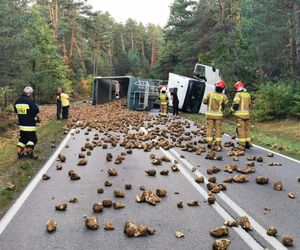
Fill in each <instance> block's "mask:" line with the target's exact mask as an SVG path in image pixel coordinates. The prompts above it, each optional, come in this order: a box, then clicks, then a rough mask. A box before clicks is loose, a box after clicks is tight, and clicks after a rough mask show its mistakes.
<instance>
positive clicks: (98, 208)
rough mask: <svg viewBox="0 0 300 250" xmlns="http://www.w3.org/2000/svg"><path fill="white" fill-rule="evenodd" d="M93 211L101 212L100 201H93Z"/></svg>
mask: <svg viewBox="0 0 300 250" xmlns="http://www.w3.org/2000/svg"><path fill="white" fill-rule="evenodd" d="M93 211H94V213H102V212H103V205H102V204H101V203H95V204H94V205H93Z"/></svg>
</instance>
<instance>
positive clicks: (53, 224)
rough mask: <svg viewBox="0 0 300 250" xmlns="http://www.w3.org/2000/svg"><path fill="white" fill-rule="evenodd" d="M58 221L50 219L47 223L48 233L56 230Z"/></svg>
mask: <svg viewBox="0 0 300 250" xmlns="http://www.w3.org/2000/svg"><path fill="white" fill-rule="evenodd" d="M56 228H57V223H56V221H54V220H48V221H47V225H46V230H47V232H48V233H52V232H54V231H56Z"/></svg>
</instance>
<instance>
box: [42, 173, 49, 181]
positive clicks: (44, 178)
mask: <svg viewBox="0 0 300 250" xmlns="http://www.w3.org/2000/svg"><path fill="white" fill-rule="evenodd" d="M42 179H43V180H44V181H48V180H50V179H51V177H50V176H49V175H47V174H43V176H42Z"/></svg>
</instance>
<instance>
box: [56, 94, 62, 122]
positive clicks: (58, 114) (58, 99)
mask: <svg viewBox="0 0 300 250" xmlns="http://www.w3.org/2000/svg"><path fill="white" fill-rule="evenodd" d="M60 94H61V88H57V92H56V118H57V120H59V119H60V115H61V109H62V107H61V97H60Z"/></svg>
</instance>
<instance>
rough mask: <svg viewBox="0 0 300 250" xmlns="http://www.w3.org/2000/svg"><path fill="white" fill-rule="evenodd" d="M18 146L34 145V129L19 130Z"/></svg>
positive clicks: (35, 141) (35, 137) (35, 139)
mask: <svg viewBox="0 0 300 250" xmlns="http://www.w3.org/2000/svg"><path fill="white" fill-rule="evenodd" d="M19 143H20V144H18V146H20V147H25V146H26V147H32V148H33V147H34V146H35V144H36V143H37V136H36V131H20V139H19Z"/></svg>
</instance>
